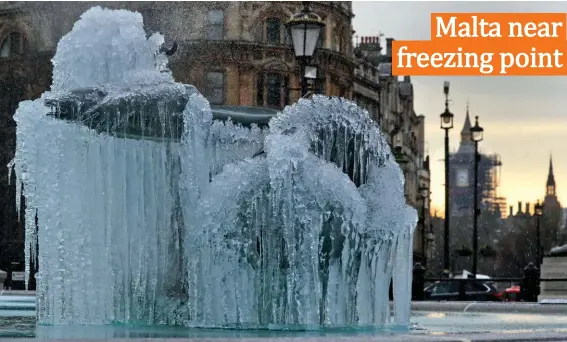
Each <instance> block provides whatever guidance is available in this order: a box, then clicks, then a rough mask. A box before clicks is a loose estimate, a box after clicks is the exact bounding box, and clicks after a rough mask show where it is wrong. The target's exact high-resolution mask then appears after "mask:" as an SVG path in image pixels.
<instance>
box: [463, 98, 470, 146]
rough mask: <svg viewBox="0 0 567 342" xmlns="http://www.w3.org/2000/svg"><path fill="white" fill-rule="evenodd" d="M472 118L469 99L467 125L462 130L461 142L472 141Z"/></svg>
mask: <svg viewBox="0 0 567 342" xmlns="http://www.w3.org/2000/svg"><path fill="white" fill-rule="evenodd" d="M471 127H472V126H471V118H470V115H469V101H467V116H466V117H465V125H464V126H463V129H462V130H461V142H467V143H469V142H471Z"/></svg>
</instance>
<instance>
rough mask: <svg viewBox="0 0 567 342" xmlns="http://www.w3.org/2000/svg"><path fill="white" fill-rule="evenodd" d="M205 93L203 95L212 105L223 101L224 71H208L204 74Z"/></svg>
mask: <svg viewBox="0 0 567 342" xmlns="http://www.w3.org/2000/svg"><path fill="white" fill-rule="evenodd" d="M205 78H206V85H205V89H206V95H205V97H206V98H207V100H209V102H210V103H211V104H212V105H220V104H223V103H224V73H223V72H220V71H210V72H208V73H207V75H206V77H205Z"/></svg>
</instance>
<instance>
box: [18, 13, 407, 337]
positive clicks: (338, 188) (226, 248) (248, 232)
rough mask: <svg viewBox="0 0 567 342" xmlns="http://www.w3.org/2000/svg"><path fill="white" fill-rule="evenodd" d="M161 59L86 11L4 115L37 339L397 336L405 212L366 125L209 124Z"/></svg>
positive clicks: (334, 120)
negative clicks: (142, 331) (132, 332)
mask: <svg viewBox="0 0 567 342" xmlns="http://www.w3.org/2000/svg"><path fill="white" fill-rule="evenodd" d="M163 43H164V38H163V36H161V35H160V34H157V33H156V34H152V35H150V36H148V35H147V34H146V32H145V31H144V27H143V18H142V16H141V15H140V14H139V13H134V12H130V11H125V10H108V9H103V8H100V7H93V8H91V9H90V10H88V11H87V12H85V13H84V14H83V15H82V16H81V18H80V19H79V20H78V21H77V22H76V23H75V25H74V27H73V29H72V30H71V32H69V33H68V34H67V35H65V36H64V37H63V38H62V39H61V40H60V41H59V43H58V46H57V51H56V54H55V56H54V58H53V60H52V61H53V65H54V69H53V84H52V86H51V89H50V90H49V91H48V92H45V93H44V94H43V95H42V96H41V97H40V98H39V99H37V100H34V101H24V102H22V103H20V105H19V107H18V109H17V111H16V114H15V115H14V118H15V120H16V123H17V144H16V157H15V159H14V161H13V162H12V163H11V165H10V168H12V167H13V168H15V171H16V175H17V178H18V181H20V182H22V184H23V187H22V188H23V190H22V191H23V195H25V197H26V208H25V218H26V222H34V221H35V219H36V218H37V225H34V224H28V225H26V242H27V244H28V247H27V248H26V271H29V269H30V267H31V265H39V269H38V272H37V274H36V275H35V278H36V281H37V295H36V303H37V307H36V314H37V322H38V323H39V326H38V327H40V328H41V329H43V327H42V326H46V325H49V326H67V327H68V326H71V325H78V324H79V325H83V326H99V327H100V326H108V327H114V326H116V325H117V324H118V325H123V326H128V327H131V326H136V327H140V326H147V327H152V326H168V327H172V326H175V327H185V328H186V329H189V328H193V329H195V328H200V329H209V328H217V329H238V330H256V329H264V330H265V329H268V330H270V329H278V330H289V329H301V330H320V331H324V330H327V329H339V330H340V329H347V330H348V329H355V330H356V329H371V330H375V329H384V328H385V327H387V326H390V325H392V326H398V327H407V326H408V324H409V311H410V310H409V305H410V286H411V275H412V274H411V272H412V268H411V265H412V253H411V252H412V248H411V246H412V238H413V229H414V228H415V225H416V223H417V214H416V211H415V210H414V209H413V208H411V207H409V206H407V205H406V203H405V197H404V179H403V174H402V172H401V169H400V168H399V166H398V164H397V163H396V162H395V161H394V159H393V156H392V153H391V151H390V148H389V146H388V144H387V142H386V140H385V139H384V137H383V136H382V133H381V131H380V128H379V127H378V126H377V124H376V123H375V122H374V121H373V120H371V119H370V117H369V115H368V113H367V112H366V111H364V110H363V109H361V108H360V107H358V106H357V105H356V104H354V103H353V102H350V101H348V100H345V99H341V98H332V97H326V96H319V95H314V96H313V97H312V98H310V99H301V100H299V101H298V102H297V103H294V104H293V105H290V106H287V107H286V108H285V109H283V110H282V111H281V112H279V113H277V115H275V116H274V117H272V118H270V116H272V115H270V114H269V113H268V114H266V113H265V111H263V110H259V111H261V113H253V112H248V113H247V114H243V115H241V114H242V113H241V114H238V113H235V111H234V110H230V109H225V110H223V109H218V108H217V109H216V110H211V107H210V105H209V103H208V101H207V100H206V99H205V98H204V97H203V96H202V95H201V94H200V93H199V91H198V90H197V89H196V88H195V87H193V86H190V85H185V84H181V83H177V82H175V80H174V79H173V76H172V75H171V72H170V71H169V70H168V69H167V57H166V55H165V53H164V52H162V51H163V49H162V45H163ZM266 123H267V125H266ZM17 198H20V197H19V194H18V197H17ZM17 205H18V208H19V203H18V204H17ZM38 246H39V248H37V247H38ZM26 273H27V274H28V275H29V272H26ZM28 280H29V279H26V282H27V281H28ZM391 282H393V284H394V286H393V288H394V294H393V295H394V304H393V307H392V308H390V306H389V304H388V303H389V302H388V297H389V296H388V289H389V285H390V283H391ZM109 329H110V328H109ZM111 329H114V328H111Z"/></svg>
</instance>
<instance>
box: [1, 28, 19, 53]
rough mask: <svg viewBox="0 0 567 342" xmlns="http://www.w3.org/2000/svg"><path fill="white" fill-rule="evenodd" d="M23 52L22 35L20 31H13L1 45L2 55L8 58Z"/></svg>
mask: <svg viewBox="0 0 567 342" xmlns="http://www.w3.org/2000/svg"><path fill="white" fill-rule="evenodd" d="M22 52H23V40H22V35H21V34H20V33H19V32H12V33H10V35H9V36H8V37H6V39H4V41H3V42H2V44H1V45H0V57H1V58H8V57H12V56H13V55H17V54H21V53H22Z"/></svg>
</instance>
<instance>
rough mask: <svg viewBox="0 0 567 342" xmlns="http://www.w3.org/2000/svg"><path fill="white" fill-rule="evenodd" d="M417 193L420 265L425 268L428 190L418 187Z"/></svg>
mask: <svg viewBox="0 0 567 342" xmlns="http://www.w3.org/2000/svg"><path fill="white" fill-rule="evenodd" d="M418 191H419V197H420V198H421V255H422V257H423V263H422V265H423V266H424V267H425V266H426V265H427V256H426V254H425V208H426V207H427V200H428V199H429V189H428V188H427V187H425V186H420V187H419V189H418Z"/></svg>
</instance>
